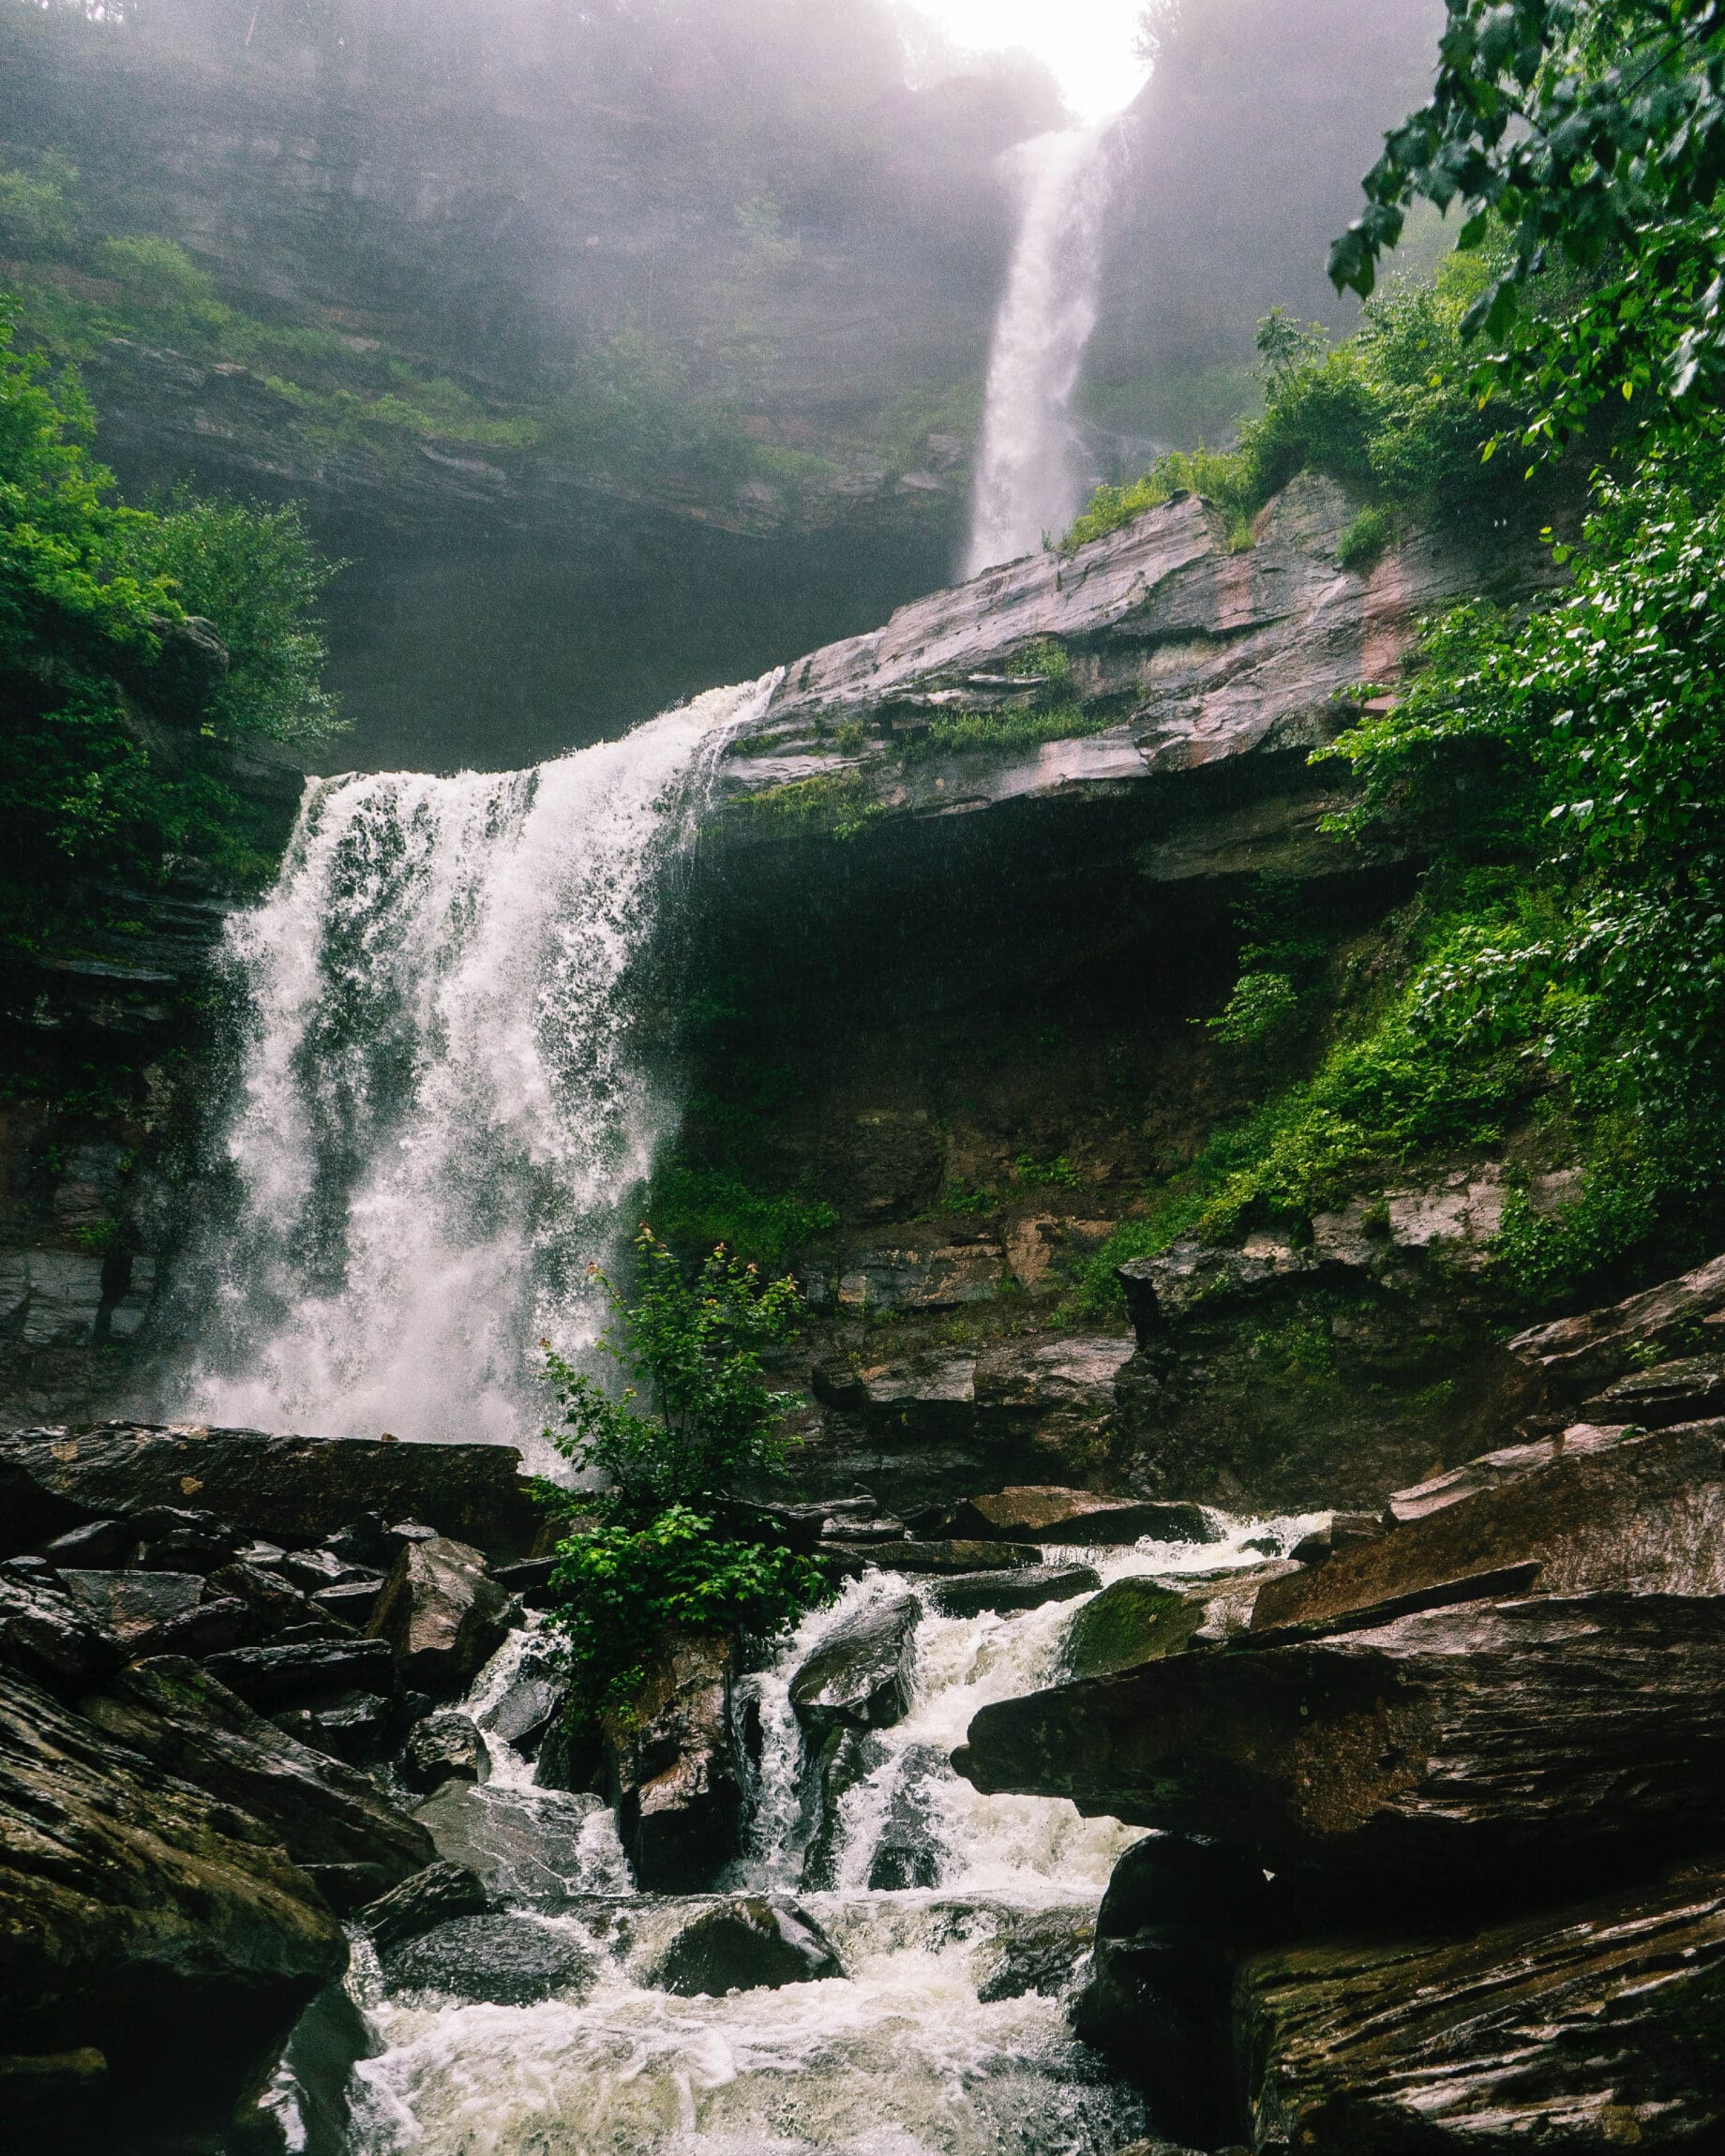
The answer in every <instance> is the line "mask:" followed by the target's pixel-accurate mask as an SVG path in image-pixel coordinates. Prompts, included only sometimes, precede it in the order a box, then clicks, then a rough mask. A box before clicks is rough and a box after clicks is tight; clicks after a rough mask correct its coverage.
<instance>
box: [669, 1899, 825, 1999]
mask: <svg viewBox="0 0 1725 2156" xmlns="http://www.w3.org/2000/svg"><path fill="white" fill-rule="evenodd" d="M844 1973H845V1971H844V1969H843V1968H842V1967H841V1965H840V1962H839V1958H838V1955H837V1954H835V1953H834V1952H833V1949H832V1941H831V1940H830V1939H828V1938H827V1936H826V1934H825V1933H824V1932H823V1931H822V1930H821V1929H820V1927H819V1925H818V1924H816V1923H815V1921H814V1919H813V1918H812V1917H810V1916H808V1915H807V1914H806V1913H805V1912H804V1911H803V1910H802V1909H798V1908H797V1907H796V1905H795V1904H794V1903H790V1902H777V1901H769V1900H767V1899H766V1897H765V1896H764V1895H759V1894H749V1895H743V1896H739V1897H737V1898H735V1899H733V1900H729V1901H724V1902H721V1903H720V1904H719V1905H718V1907H717V1908H716V1909H703V1910H702V1911H701V1912H700V1914H699V1915H698V1916H697V1917H694V1918H692V1919H691V1920H690V1922H689V1923H688V1924H685V1925H684V1926H683V1927H682V1930H681V1931H680V1932H679V1933H678V1934H677V1937H676V1938H675V1939H673V1940H672V1941H671V1943H670V1945H669V1946H668V1947H667V1949H666V1951H665V1953H664V1954H662V1955H661V1956H660V1958H659V1960H658V1962H657V1964H656V1965H655V1967H654V1969H653V1971H652V1977H651V1979H650V1982H651V1983H652V1986H653V1988H654V1989H656V1990H659V1991H668V1992H673V1993H675V1994H676V1995H677V1996H678V1997H679V1998H682V1999H696V1998H699V1997H701V1996H702V1995H706V1996H709V1997H712V1998H715V1999H717V1998H722V1997H723V1996H724V1995H725V1993H726V1992H727V1991H763V1990H764V1991H778V1990H780V1989H782V1988H783V1987H784V1986H785V1985H786V1984H819V1983H822V1982H824V1981H825V1980H826V1979H828V1978H830V1977H842V1976H843V1975H844Z"/></svg>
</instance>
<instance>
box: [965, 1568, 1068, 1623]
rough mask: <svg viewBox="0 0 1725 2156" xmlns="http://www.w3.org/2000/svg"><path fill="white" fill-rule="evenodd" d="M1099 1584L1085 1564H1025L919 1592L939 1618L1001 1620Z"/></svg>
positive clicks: (970, 1574)
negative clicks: (982, 1617)
mask: <svg viewBox="0 0 1725 2156" xmlns="http://www.w3.org/2000/svg"><path fill="white" fill-rule="evenodd" d="M1101 1585H1102V1575H1101V1574H1100V1573H1099V1572H1096V1571H1093V1570H1092V1569H1091V1567H1090V1566H1089V1565H1026V1566H1025V1567H1024V1568H1023V1570H1022V1571H1018V1572H960V1573H958V1574H956V1575H954V1576H953V1577H952V1578H950V1579H946V1580H930V1582H929V1584H928V1585H927V1586H926V1587H925V1588H924V1589H923V1590H922V1593H923V1595H925V1596H926V1598H927V1600H928V1603H929V1606H930V1607H931V1608H932V1609H934V1610H937V1611H938V1612H939V1614H940V1615H941V1616H942V1617H981V1616H982V1615H983V1614H984V1613H988V1614H992V1615H994V1616H997V1617H1004V1616H1008V1615H1010V1614H1011V1613H1012V1611H1014V1610H1040V1609H1041V1608H1042V1604H1043V1603H1044V1602H1070V1601H1072V1598H1073V1596H1074V1595H1088V1594H1090V1593H1092V1592H1093V1591H1094V1590H1095V1589H1096V1588H1098V1587H1100V1586H1101Z"/></svg>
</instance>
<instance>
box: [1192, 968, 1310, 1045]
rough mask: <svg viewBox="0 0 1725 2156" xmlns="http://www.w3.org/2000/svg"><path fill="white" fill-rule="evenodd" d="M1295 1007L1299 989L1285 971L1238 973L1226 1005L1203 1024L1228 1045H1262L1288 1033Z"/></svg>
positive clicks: (1280, 1038)
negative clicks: (1238, 975)
mask: <svg viewBox="0 0 1725 2156" xmlns="http://www.w3.org/2000/svg"><path fill="white" fill-rule="evenodd" d="M1299 1009H1300V997H1299V991H1298V990H1297V988H1296V987H1295V985H1294V983H1293V981H1290V980H1289V979H1288V977H1287V975H1286V974H1285V973H1242V974H1241V975H1240V977H1239V979H1238V980H1237V981H1236V982H1235V983H1234V988H1233V992H1232V993H1231V994H1230V996H1229V997H1228V1001H1227V1005H1226V1008H1225V1009H1224V1010H1223V1011H1222V1013H1221V1014H1220V1016H1218V1017H1215V1018H1211V1019H1207V1021H1206V1024H1207V1026H1208V1027H1209V1029H1210V1031H1211V1032H1212V1033H1214V1034H1215V1035H1216V1036H1217V1038H1218V1039H1219V1040H1222V1041H1227V1042H1228V1044H1229V1045H1230V1047H1235V1048H1262V1047H1265V1046H1267V1045H1268V1044H1269V1043H1271V1042H1273V1041H1280V1040H1282V1038H1283V1037H1284V1036H1285V1035H1286V1034H1287V1033H1288V1031H1289V1030H1290V1029H1291V1027H1292V1026H1293V1025H1294V1024H1295V1022H1296V1021H1297V1018H1298V1016H1299Z"/></svg>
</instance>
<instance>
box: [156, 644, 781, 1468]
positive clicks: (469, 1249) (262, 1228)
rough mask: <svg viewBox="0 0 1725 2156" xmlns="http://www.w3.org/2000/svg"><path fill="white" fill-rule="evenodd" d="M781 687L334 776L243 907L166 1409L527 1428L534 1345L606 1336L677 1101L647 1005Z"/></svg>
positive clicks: (219, 1415)
mask: <svg viewBox="0 0 1725 2156" xmlns="http://www.w3.org/2000/svg"><path fill="white" fill-rule="evenodd" d="M771 690H772V680H767V681H758V682H754V683H751V684H749V685H747V686H744V687H741V688H731V689H719V690H713V691H712V692H711V693H709V694H708V695H706V696H699V697H697V698H696V700H695V701H694V702H693V703H691V704H689V705H688V706H686V707H684V708H682V709H681V710H678V711H669V712H667V713H665V714H664V715H663V716H662V717H660V718H657V719H654V720H653V721H652V722H651V723H650V724H648V725H647V726H640V727H637V729H636V730H635V731H634V732H633V733H631V734H628V735H627V736H625V737H624V738H623V739H622V740H621V741H606V742H601V743H599V744H598V745H597V746H595V747H592V748H588V749H583V750H581V751H579V752H578V753H577V754H576V755H573V756H563V757H560V758H559V759H557V760H556V761H555V762H552V763H547V764H542V765H540V766H539V767H538V768H537V769H535V770H532V771H507V772H503V773H494V772H493V773H486V772H472V771H469V772H462V773H459V774H458V775H457V776H455V777H449V778H438V777H430V776H427V775H424V774H421V773H413V772H393V773H386V774H384V775H383V776H380V777H364V776H360V777H349V778H343V779H331V780H328V781H323V782H319V783H317V784H314V785H313V786H310V787H309V788H308V794H307V799H306V801H305V804H304V806H303V808H302V810H301V814H300V819H299V823H298V826H297V828H296V830H295V832H294V835H293V844H292V846H291V847H290V849H289V852H288V856H287V859H286V861H284V864H283V867H282V871H281V874H280V876H279V877H278V881H277V884H276V887H275V889H274V890H273V891H271V893H270V894H269V896H268V897H267V898H265V899H264V900H263V902H262V903H261V904H260V905H259V906H256V907H254V908H252V909H251V910H250V911H248V912H247V913H245V914H242V915H240V916H238V917H237V918H236V919H235V921H233V923H232V924H231V928H230V932H229V936H228V942H227V952H226V955H227V960H228V964H229V966H230V967H231V969H232V971H233V974H234V976H235V978H236V982H237V984H238V986H239V988H240V989H241V991H242V994H241V996H240V1001H241V1004H242V1006H243V1010H244V1014H245V1015H244V1018H243V1021H242V1025H243V1039H242V1041H241V1043H240V1052H239V1058H238V1071H237V1082H236V1085H235V1091H234V1098H233V1104H232V1107H231V1109H230V1110H229V1112H228V1115H227V1117H226V1120H225V1123H224V1124H223V1126H222V1128H221V1130H220V1134H219V1137H218V1143H217V1145H216V1148H215V1158H214V1159H213V1160H212V1161H211V1163H210V1172H209V1174H208V1175H206V1176H205V1177H204V1178H203V1180H202V1182H201V1185H200V1190H201V1196H202V1198H203V1204H204V1207H205V1210H204V1214H203V1219H202V1220H200V1221H199V1222H198V1223H196V1224H195V1229H194V1233H193V1235H192V1237H191V1250H190V1253H189V1256H188V1261H187V1263H186V1264H185V1265H184V1266H183V1268H182V1272H183V1285H182V1289H181V1300H180V1309H179V1311H178V1313H177V1314H178V1318H179V1322H180V1325H182V1327H183V1329H184V1330H185V1331H186V1332H187V1333H188V1334H189V1336H190V1337H191V1339H192V1340H193V1343H194V1345H193V1349H192V1352H191V1355H190V1357H189V1367H188V1369H186V1370H183V1371H182V1372H180V1373H179V1375H178V1377H177V1379H176V1381H175V1382H174V1383H173V1385H172V1388H171V1389H172V1391H173V1406H174V1410H175V1412H177V1413H184V1412H186V1411H187V1410H188V1408H189V1410H190V1412H192V1413H194V1414H198V1415H203V1416H205V1417H207V1419H209V1420H210V1421H212V1422H219V1423H228V1424H252V1425H256V1426H261V1427H263V1428H265V1429H277V1430H279V1429H298V1430H315V1431H317V1432H319V1433H320V1434H323V1435H331V1436H342V1435H358V1434H368V1435H375V1434H376V1433H378V1432H379V1431H380V1430H385V1429H387V1430H392V1431H394V1432H395V1433H396V1434H398V1436H402V1437H408V1438H437V1437H461V1438H470V1439H471V1438H490V1439H495V1440H499V1441H503V1442H519V1441H520V1440H521V1439H522V1438H523V1437H525V1436H527V1435H529V1434H530V1433H531V1432H532V1430H534V1429H535V1428H536V1426H537V1424H538V1422H539V1421H540V1420H541V1419H542V1409H541V1402H540V1400H538V1399H537V1398H536V1397H535V1386H534V1384H533V1379H532V1365H533V1360H534V1343H535V1342H536V1341H537V1340H538V1339H539V1338H540V1337H541V1336H542V1335H544V1334H547V1333H550V1334H553V1335H554V1336H556V1337H557V1339H558V1340H559V1341H560V1343H561V1344H562V1345H563V1346H564V1347H565V1348H569V1349H575V1350H578V1349H579V1348H580V1347H581V1346H582V1344H583V1343H584V1342H585V1341H586V1340H589V1339H590V1338H591V1336H592V1331H593V1329H594V1326H595V1313H594V1311H593V1310H592V1295H591V1291H590V1289H589V1286H588V1280H587V1268H588V1266H589V1265H590V1264H591V1263H592V1262H593V1261H595V1260H598V1261H600V1262H604V1261H606V1260H607V1259H609V1258H610V1257H611V1256H612V1255H613V1253H614V1250H615V1248H616V1244H617V1241H618V1238H619V1235H620V1232H621V1231H622V1229H623V1228H624V1227H625V1226H626V1224H627V1223H625V1222H624V1221H623V1220H622V1208H623V1207H625V1206H626V1205H627V1204H628V1202H629V1200H630V1197H631V1195H632V1193H633V1192H634V1191H635V1190H636V1189H637V1187H638V1186H639V1184H640V1182H641V1180H642V1178H643V1177H644V1176H645V1175H646V1174H647V1173H648V1171H649V1169H650V1168H651V1166H652V1159H653V1154H654V1150H655V1147H656V1145H657V1144H658V1142H659V1138H660V1136H661V1134H662V1132H663V1130H665V1128H666V1127H667V1123H668V1120H669V1117H670V1113H671V1104H670V1102H669V1101H668V1100H667V1099H666V1098H665V1097H664V1095H663V1093H662V1091H661V1089H660V1087H659V1085H658V1084H657V1083H656V1082H655V1079H654V1076H653V1072H652V1066H651V1060H650V1058H649V1057H648V1056H646V1055H644V1054H643V1052H642V1049H641V1045H640V1033H639V1017H640V1013H639V1010H638V1003H637V997H636V996H634V995H633V994H632V983H633V977H634V973H635V969H636V967H637V961H638V960H639V959H640V957H641V956H642V954H643V953H644V951H646V949H647V947H648V945H649V943H650V940H651V937H652V929H653V925H654V921H655V915H656V911H657V899H658V895H659V892H660V891H661V889H662V886H663V880H664V875H665V872H666V869H667V863H668V861H670V860H671V859H672V858H673V857H674V856H675V854H676V852H677V849H678V847H679V846H680V845H681V843H682V841H683V839H684V838H685V837H686V836H687V835H688V832H689V831H690V830H691V828H692V825H693V820H694V816H695V811H696V808H697V804H698V802H699V801H700V799H701V798H702V795H703V790H704V789H703V786H702V776H703V773H704V772H705V771H710V769H711V767H712V761H713V759H714V758H715V756H717V754H718V752H719V750H720V749H721V748H722V746H723V744H724V742H725V741H726V739H727V737H728V735H729V734H730V733H731V732H732V731H734V729H735V728H736V727H737V726H740V725H742V724H743V723H744V722H746V720H747V719H748V718H749V717H750V716H751V715H752V714H753V713H754V712H756V711H758V710H759V709H760V708H761V707H762V705H763V704H764V702H765V700H766V698H767V696H769V695H770V693H771Z"/></svg>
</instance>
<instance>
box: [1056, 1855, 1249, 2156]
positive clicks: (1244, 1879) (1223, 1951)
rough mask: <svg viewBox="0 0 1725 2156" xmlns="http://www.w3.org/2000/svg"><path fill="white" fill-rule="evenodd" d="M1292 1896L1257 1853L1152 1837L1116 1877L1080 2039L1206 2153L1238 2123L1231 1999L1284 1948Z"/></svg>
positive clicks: (1080, 2014) (1076, 2020)
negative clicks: (1266, 1951) (1248, 1971)
mask: <svg viewBox="0 0 1725 2156" xmlns="http://www.w3.org/2000/svg"><path fill="white" fill-rule="evenodd" d="M1288 1928H1289V1916H1288V1911H1287V1908H1286V1896H1285V1895H1284V1894H1282V1893H1281V1892H1280V1891H1279V1889H1278V1888H1277V1886H1276V1885H1275V1884H1274V1882H1272V1881H1271V1880H1269V1879H1267V1878H1266V1876H1265V1873H1264V1868H1263V1866H1262V1865H1261V1864H1258V1863H1257V1862H1256V1861H1255V1859H1254V1858H1252V1856H1251V1855H1250V1854H1249V1853H1247V1852H1244V1851H1241V1850H1238V1849H1223V1848H1220V1847H1217V1846H1215V1845H1213V1844H1209V1843H1204V1842H1193V1841H1181V1840H1177V1839H1174V1838H1172V1837H1169V1836H1164V1835H1161V1834H1153V1835H1150V1836H1149V1837H1148V1838H1147V1839H1146V1840H1144V1841H1142V1842H1138V1843H1136V1844H1134V1846H1133V1847H1132V1849H1128V1850H1127V1852H1126V1854H1125V1855H1124V1856H1123V1857H1122V1858H1121V1859H1120V1861H1119V1863H1118V1864H1116V1866H1115V1868H1114V1876H1113V1877H1112V1879H1110V1880H1109V1882H1108V1891H1107V1893H1106V1894H1104V1895H1103V1896H1102V1907H1101V1909H1099V1910H1098V1911H1097V1916H1096V1945H1095V1950H1094V1953H1093V1954H1092V1956H1091V1961H1090V1967H1089V1970H1088V1973H1087V1978H1086V1981H1085V1984H1084V1987H1083V1989H1082V1990H1081V1991H1080V1992H1079V1993H1078V1994H1077V1996H1076V1997H1075V1998H1074V1999H1073V2000H1072V2009H1071V2014H1070V2019H1071V2022H1072V2032H1073V2034H1074V2035H1075V2036H1077V2037H1078V2038H1079V2039H1080V2040H1081V2041H1082V2042H1084V2043H1086V2044H1091V2045H1093V2046H1094V2047H1095V2048H1096V2049H1097V2050H1099V2051H1100V2052H1102V2055H1103V2057H1104V2058H1105V2059H1107V2060H1108V2061H1109V2063H1110V2064H1111V2065H1112V2066H1113V2067H1115V2069H1116V2070H1117V2072H1119V2073H1121V2074H1125V2075H1127V2076H1128V2078H1130V2079H1132V2080H1133V2081H1136V2082H1137V2083H1138V2084H1139V2085H1140V2086H1141V2087H1142V2088H1144V2089H1147V2091H1149V2092H1150V2093H1151V2094H1152V2095H1153V2098H1154V2102H1155V2107H1156V2116H1157V2118H1158V2119H1160V2120H1161V2121H1162V2123H1163V2124H1165V2125H1166V2126H1167V2127H1168V2128H1169V2129H1170V2131H1171V2132H1173V2133H1176V2134H1180V2135H1182V2136H1187V2135H1190V2136H1191V2138H1192V2140H1194V2141H1198V2142H1202V2143H1203V2144H1204V2145H1205V2146H1206V2147H1209V2146H1211V2145H1212V2144H1213V2143H1215V2142H1217V2141H1220V2140H1221V2139H1222V2137H1223V2135H1224V2134H1226V2132H1227V2130H1228V2128H1229V2126H1230V2124H1231V2123H1232V2112H1233V2101H1232V2098H1233V2090H1234V2087H1235V2075H1234V2069H1233V2030H1232V2024H1231V2019H1230V2001H1231V1999H1232V1996H1233V1985H1234V1972H1235V1969H1236V1968H1237V1964H1238V1963H1239V1961H1240V1959H1241V1958H1242V1956H1243V1955H1244V1954H1248V1953H1252V1952H1255V1951H1257V1950H1258V1949H1259V1948H1262V1947H1265V1946H1267V1945H1270V1944H1272V1943H1279V1942H1280V1941H1281V1940H1282V1938H1283V1937H1285V1935H1286V1933H1287V1931H1288Z"/></svg>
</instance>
